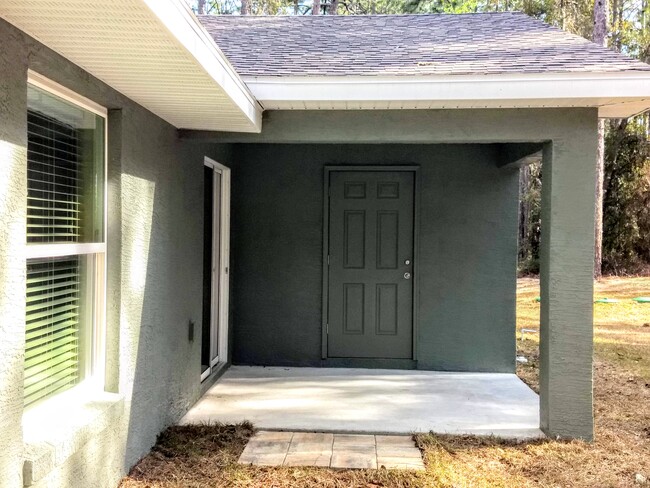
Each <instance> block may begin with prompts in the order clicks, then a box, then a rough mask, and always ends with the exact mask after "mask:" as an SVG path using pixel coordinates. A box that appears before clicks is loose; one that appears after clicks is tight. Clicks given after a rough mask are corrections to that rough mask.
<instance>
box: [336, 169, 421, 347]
mask: <svg viewBox="0 0 650 488" xmlns="http://www.w3.org/2000/svg"><path fill="white" fill-rule="evenodd" d="M329 175H330V182H329V184H330V187H329V188H330V198H329V202H330V203H329V222H328V224H329V249H328V251H329V269H328V272H329V277H328V278H329V279H328V286H329V290H328V297H329V303H328V335H327V346H328V349H327V350H328V357H332V358H398V359H410V358H412V356H413V345H412V344H413V279H412V276H411V275H412V273H413V225H414V224H413V217H414V187H415V176H414V173H413V172H411V171H332V172H330V173H329ZM407 262H408V263H409V264H406V263H407Z"/></svg>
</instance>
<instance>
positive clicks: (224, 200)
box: [201, 156, 230, 381]
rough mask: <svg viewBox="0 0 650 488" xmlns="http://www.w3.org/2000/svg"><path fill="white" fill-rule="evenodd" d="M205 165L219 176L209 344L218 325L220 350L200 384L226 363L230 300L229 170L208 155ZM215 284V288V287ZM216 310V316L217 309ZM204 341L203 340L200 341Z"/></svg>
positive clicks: (213, 246) (213, 213) (211, 361)
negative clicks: (217, 240)
mask: <svg viewBox="0 0 650 488" xmlns="http://www.w3.org/2000/svg"><path fill="white" fill-rule="evenodd" d="M203 164H204V166H207V167H208V168H210V169H212V170H213V171H214V172H216V173H219V174H220V175H221V202H219V203H220V215H219V218H220V222H221V226H220V231H221V233H220V236H219V242H220V244H221V249H220V252H219V254H217V249H216V239H214V233H215V232H216V229H217V223H218V222H219V220H218V219H217V212H216V208H217V202H216V201H214V198H213V207H212V217H213V219H212V232H213V238H212V263H215V262H217V258H218V260H219V261H218V262H219V263H220V269H219V270H216V269H214V266H213V269H212V297H211V300H212V305H213V306H212V309H211V312H212V313H211V316H210V332H211V333H210V351H212V341H213V340H214V335H213V334H212V330H213V328H214V324H215V322H216V323H217V324H218V328H217V339H218V342H219V348H218V352H217V357H215V358H214V360H213V358H210V367H209V368H208V369H206V370H205V371H204V372H203V373H201V381H203V380H205V379H206V378H208V377H209V376H210V375H211V374H212V372H213V371H215V370H216V369H217V368H218V366H219V364H223V363H226V362H227V361H228V307H229V301H230V168H228V167H227V166H224V165H223V164H220V163H218V162H216V161H214V160H213V159H210V158H208V157H207V156H206V157H205V158H204V159H203ZM213 181H214V182H213V186H212V195H213V197H214V194H215V193H216V180H213ZM215 285H218V286H215ZM215 289H218V290H219V296H215ZM214 303H218V304H219V306H218V307H215V306H214ZM217 309H218V311H219V312H218V314H217V313H216V310H217ZM201 340H203V339H201ZM210 355H212V353H210Z"/></svg>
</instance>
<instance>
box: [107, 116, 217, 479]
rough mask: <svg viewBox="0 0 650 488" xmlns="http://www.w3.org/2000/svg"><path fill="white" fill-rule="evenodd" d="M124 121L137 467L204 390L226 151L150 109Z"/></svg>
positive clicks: (124, 241) (125, 254)
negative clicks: (206, 173)
mask: <svg viewBox="0 0 650 488" xmlns="http://www.w3.org/2000/svg"><path fill="white" fill-rule="evenodd" d="M122 122H123V124H124V128H123V132H122V137H123V141H122V148H123V149H122V150H123V153H122V160H121V166H122V167H121V175H120V181H121V201H122V204H121V216H120V217H119V220H121V228H120V233H121V264H122V268H121V283H120V285H121V286H120V289H121V298H120V305H119V310H120V312H119V313H120V319H119V322H120V323H119V329H120V337H119V390H120V393H122V394H123V395H124V398H125V401H126V413H125V422H126V423H127V425H125V429H126V432H127V439H126V448H125V452H124V464H125V469H129V468H130V467H131V466H132V465H133V464H135V463H136V462H137V461H138V460H139V459H140V458H142V457H143V456H144V455H145V454H146V453H147V452H148V451H149V449H150V448H151V447H152V446H153V445H154V443H155V441H156V436H157V435H158V433H159V432H161V431H162V430H163V429H164V428H166V427H167V426H169V425H171V424H174V423H176V422H177V421H178V420H179V419H180V418H181V417H182V416H183V415H184V414H185V413H186V412H187V410H188V409H189V407H190V406H191V405H192V404H193V403H194V402H195V401H196V400H197V399H198V397H199V393H200V346H201V333H200V331H201V318H202V306H203V302H202V273H203V266H202V260H203V254H202V249H203V214H202V208H203V206H202V202H203V159H204V156H206V155H207V156H210V157H215V158H216V159H217V160H221V161H224V160H226V159H227V157H220V156H223V155H221V154H216V155H215V152H217V153H218V152H219V150H218V149H216V148H215V147H214V146H212V147H205V146H202V145H198V144H195V145H190V144H187V143H183V142H181V141H179V140H178V138H177V131H176V129H174V128H173V127H171V126H169V125H168V124H166V123H164V122H162V121H159V120H152V119H151V116H150V115H149V114H141V113H140V112H138V113H134V114H130V115H129V116H128V118H124V119H123V120H122ZM136 127H147V130H135V128H136ZM110 218H111V216H109V219H110ZM112 218H116V216H112ZM110 266H111V265H110V264H109V269H110ZM190 320H191V321H193V322H194V323H195V324H196V326H195V336H194V340H193V341H190V340H189V338H188V322H189V321H190Z"/></svg>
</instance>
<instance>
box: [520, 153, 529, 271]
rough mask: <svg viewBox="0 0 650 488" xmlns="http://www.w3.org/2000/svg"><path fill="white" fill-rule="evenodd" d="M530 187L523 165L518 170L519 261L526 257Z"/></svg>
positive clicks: (527, 169) (526, 168)
mask: <svg viewBox="0 0 650 488" xmlns="http://www.w3.org/2000/svg"><path fill="white" fill-rule="evenodd" d="M529 186H530V166H529V165H527V164H525V165H524V166H522V167H521V169H520V170H519V259H520V260H523V259H526V258H527V257H528V254H529V252H530V238H529V235H528V226H529V223H528V219H529V216H530V209H529V201H528V190H529Z"/></svg>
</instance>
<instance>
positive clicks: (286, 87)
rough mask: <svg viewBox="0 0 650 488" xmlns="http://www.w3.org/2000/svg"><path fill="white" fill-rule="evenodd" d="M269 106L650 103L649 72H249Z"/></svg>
mask: <svg viewBox="0 0 650 488" xmlns="http://www.w3.org/2000/svg"><path fill="white" fill-rule="evenodd" d="M244 81H245V82H246V84H247V85H248V87H249V88H250V90H251V92H252V93H253V95H254V96H255V97H256V98H257V100H258V101H259V102H260V103H261V104H262V106H263V107H264V109H265V110H355V109H356V110H372V109H377V110H378V109H453V108H530V107H534V108H540V107H548V108H550V107H598V114H599V116H600V117H604V118H623V117H630V116H632V115H636V114H638V113H640V112H644V111H646V110H648V109H650V72H643V71H636V72H621V73H566V74H521V75H474V76H463V75H449V76H443V75H439V76H392V77H381V76H323V77H320V76H313V77H300V76H291V77H285V76H283V77H244Z"/></svg>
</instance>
